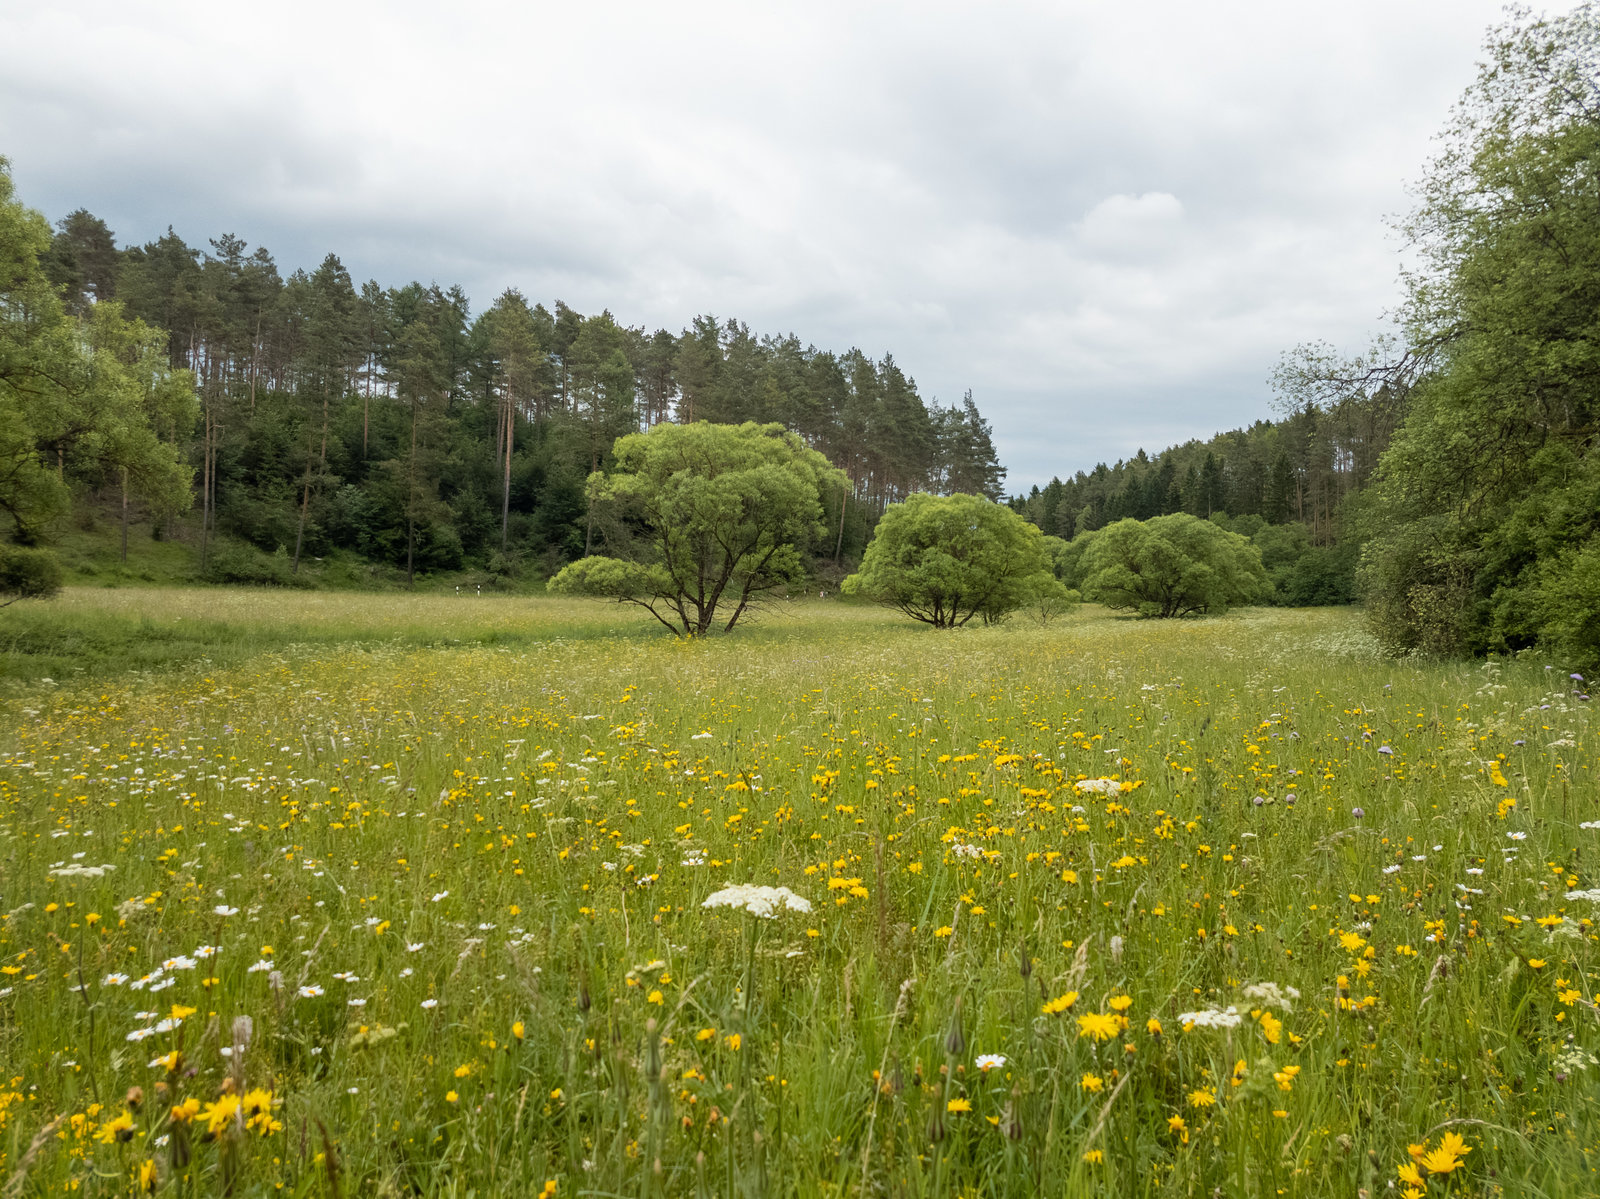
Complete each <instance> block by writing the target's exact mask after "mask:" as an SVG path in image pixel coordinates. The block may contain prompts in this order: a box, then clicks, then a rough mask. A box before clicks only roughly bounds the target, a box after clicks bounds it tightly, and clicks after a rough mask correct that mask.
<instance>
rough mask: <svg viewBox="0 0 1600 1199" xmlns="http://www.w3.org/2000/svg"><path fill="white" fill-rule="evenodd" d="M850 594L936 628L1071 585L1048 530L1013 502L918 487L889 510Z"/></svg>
mask: <svg viewBox="0 0 1600 1199" xmlns="http://www.w3.org/2000/svg"><path fill="white" fill-rule="evenodd" d="M844 591H845V593H846V594H849V595H864V596H867V597H869V598H871V599H874V600H876V601H877V602H878V603H880V604H884V605H887V606H888V607H891V608H898V609H899V610H900V611H902V612H904V613H905V614H906V615H907V616H910V617H911V618H913V619H914V620H920V621H923V622H924V623H926V624H931V625H933V626H934V627H935V628H940V629H949V628H958V627H960V626H961V625H964V624H966V623H967V622H968V621H970V620H971V619H972V618H973V617H974V616H982V617H983V618H984V620H985V621H994V620H998V619H1000V618H1001V617H1003V616H1005V615H1006V614H1007V613H1009V612H1013V611H1015V610H1016V609H1018V608H1020V607H1022V606H1024V605H1025V604H1030V603H1035V602H1041V601H1043V602H1045V603H1048V600H1049V598H1051V597H1056V596H1065V592H1066V589H1065V588H1064V587H1062V586H1061V584H1060V583H1059V582H1058V581H1057V580H1056V578H1055V576H1054V574H1052V573H1051V569H1050V563H1049V559H1048V556H1047V554H1046V550H1045V540H1044V536H1043V535H1042V534H1041V533H1040V532H1039V530H1038V528H1037V527H1036V526H1034V525H1031V524H1029V523H1028V522H1027V521H1025V520H1023V519H1022V517H1020V516H1018V515H1017V514H1016V513H1015V512H1013V511H1012V510H1011V509H1010V508H1007V507H1004V506H1002V505H1000V504H996V503H994V502H993V501H992V500H988V499H985V498H984V497H983V496H978V495H942V496H941V495H927V494H926V493H918V494H916V495H913V496H911V497H909V498H908V499H907V500H906V501H905V502H904V503H902V504H893V505H891V506H890V507H889V508H887V509H886V510H885V511H884V514H883V519H882V520H881V521H880V522H879V523H878V530H877V532H876V533H875V534H874V535H873V538H872V542H871V544H869V545H868V546H867V552H866V556H865V557H864V558H863V559H862V561H861V569H860V570H859V571H857V572H856V573H855V574H853V575H851V576H850V577H849V578H847V579H845V581H844Z"/></svg>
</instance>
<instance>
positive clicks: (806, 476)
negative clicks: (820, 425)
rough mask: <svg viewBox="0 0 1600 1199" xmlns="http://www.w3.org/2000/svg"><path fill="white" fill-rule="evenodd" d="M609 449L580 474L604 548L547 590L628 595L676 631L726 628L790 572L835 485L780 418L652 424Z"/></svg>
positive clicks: (795, 572) (839, 478) (818, 533)
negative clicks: (598, 465) (607, 463)
mask: <svg viewBox="0 0 1600 1199" xmlns="http://www.w3.org/2000/svg"><path fill="white" fill-rule="evenodd" d="M613 455H614V460H615V466H614V468H613V469H612V470H611V471H610V472H609V473H607V472H602V471H597V472H595V473H594V474H591V475H590V476H589V483H588V493H589V506H590V512H591V514H592V516H593V519H594V523H595V527H596V529H597V530H599V532H600V536H601V538H602V539H603V540H604V542H605V547H606V548H607V549H608V550H610V551H611V553H609V554H604V555H595V556H592V557H588V558H582V559H579V560H578V561H577V562H573V563H571V564H570V565H568V566H567V567H565V568H564V569H563V570H562V571H561V572H560V573H559V574H557V575H556V576H555V577H554V578H553V579H551V580H550V590H552V591H555V592H564V593H568V594H576V595H598V596H605V597H608V598H611V599H615V600H618V601H620V602H623V603H630V604H636V605H638V606H639V607H641V608H644V609H645V610H646V611H647V612H649V613H650V614H651V615H652V616H654V617H655V618H656V619H657V620H659V621H660V622H661V623H662V624H663V625H665V626H666V627H667V628H668V629H671V630H672V631H673V632H674V633H678V634H681V635H684V636H699V635H701V634H704V633H706V632H709V631H710V630H711V628H712V626H713V625H714V624H716V623H718V622H719V621H720V622H721V623H722V627H723V629H724V630H728V629H732V628H733V627H734V625H735V624H737V623H738V622H739V619H740V618H741V617H743V616H744V615H745V614H746V613H747V612H749V611H750V609H751V607H752V606H753V605H755V604H757V603H759V602H760V601H761V600H762V599H764V598H767V597H770V596H771V595H772V594H773V593H775V592H777V591H780V590H781V589H784V588H787V587H789V586H791V585H793V584H795V583H798V582H800V581H801V580H802V579H803V578H804V577H805V553H806V551H807V550H808V549H809V548H811V546H812V545H813V544H815V543H816V542H817V540H818V539H819V538H821V537H822V536H823V534H824V532H825V530H824V528H823V523H822V493H823V490H824V489H828V490H832V491H837V490H838V489H839V488H840V487H842V486H843V485H844V475H843V474H842V472H840V471H838V470H836V469H834V467H833V466H832V465H831V464H830V463H829V462H828V460H827V459H826V458H824V457H823V456H822V455H821V454H819V453H817V452H816V451H815V450H813V449H809V448H808V447H807V446H806V444H805V443H804V442H803V441H802V440H801V439H800V438H799V437H798V436H796V435H795V434H793V433H790V432H787V431H786V430H785V429H784V428H783V426H781V425H758V424H755V423H754V422H748V423H746V424H742V425H713V424H709V423H707V422H705V421H697V422H695V423H694V424H692V425H673V424H661V425H656V426H655V427H654V428H652V429H651V430H650V431H649V432H647V433H633V434H629V435H628V436H626V437H622V438H619V439H618V440H617V443H616V445H615V447H614V449H613ZM724 614H725V616H724Z"/></svg>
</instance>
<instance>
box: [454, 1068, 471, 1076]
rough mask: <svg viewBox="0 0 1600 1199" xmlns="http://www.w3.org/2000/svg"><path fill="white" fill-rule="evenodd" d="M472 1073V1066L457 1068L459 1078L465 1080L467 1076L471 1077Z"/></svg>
mask: <svg viewBox="0 0 1600 1199" xmlns="http://www.w3.org/2000/svg"><path fill="white" fill-rule="evenodd" d="M471 1073H472V1067H471V1066H470V1065H466V1066H457V1067H456V1077H457V1078H465V1077H466V1076H467V1075H469V1074H471Z"/></svg>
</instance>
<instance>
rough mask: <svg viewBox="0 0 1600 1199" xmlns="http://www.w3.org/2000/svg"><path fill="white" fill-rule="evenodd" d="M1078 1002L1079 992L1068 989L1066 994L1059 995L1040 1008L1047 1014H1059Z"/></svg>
mask: <svg viewBox="0 0 1600 1199" xmlns="http://www.w3.org/2000/svg"><path fill="white" fill-rule="evenodd" d="M1077 1002H1078V993H1077V992H1076V991H1068V992H1067V993H1066V994H1065V995H1057V996H1056V997H1055V998H1054V999H1052V1000H1050V1001H1049V1002H1048V1003H1046V1004H1045V1005H1044V1007H1042V1008H1041V1009H1040V1010H1041V1011H1042V1012H1044V1014H1045V1015H1046V1016H1059V1015H1060V1014H1061V1013H1062V1012H1064V1011H1066V1010H1067V1009H1068V1008H1069V1007H1071V1006H1072V1005H1073V1004H1075V1003H1077Z"/></svg>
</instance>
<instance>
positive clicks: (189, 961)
mask: <svg viewBox="0 0 1600 1199" xmlns="http://www.w3.org/2000/svg"><path fill="white" fill-rule="evenodd" d="M194 966H195V961H194V959H193V958H186V957H183V956H182V955H180V956H178V957H175V958H168V959H167V960H166V961H164V962H162V963H161V968H162V969H163V970H193V969H194Z"/></svg>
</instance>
